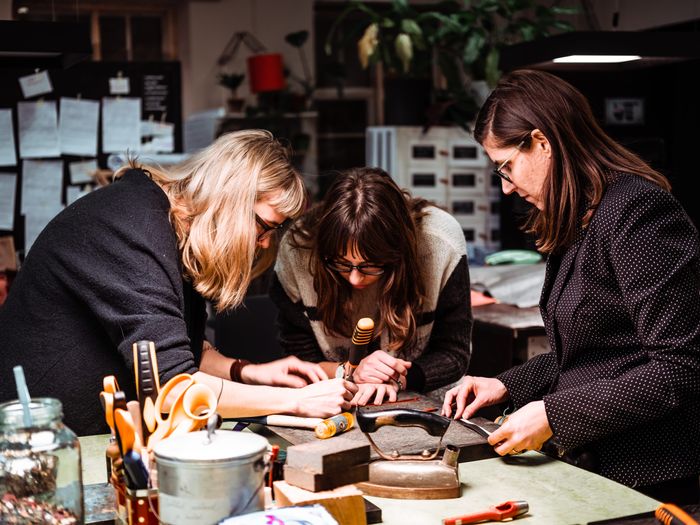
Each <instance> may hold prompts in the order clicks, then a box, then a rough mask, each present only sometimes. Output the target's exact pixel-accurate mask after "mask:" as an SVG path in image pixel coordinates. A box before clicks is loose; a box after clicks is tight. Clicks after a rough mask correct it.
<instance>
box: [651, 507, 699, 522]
mask: <svg viewBox="0 0 700 525" xmlns="http://www.w3.org/2000/svg"><path fill="white" fill-rule="evenodd" d="M654 516H656V519H657V520H659V521H660V522H661V523H663V524H664V525H698V522H697V521H695V520H694V519H693V518H691V517H690V516H689V515H688V514H687V513H686V512H684V511H683V509H681V508H680V507H677V506H676V505H674V504H672V503H662V504H661V505H659V506H658V507H656V511H655V512H654Z"/></svg>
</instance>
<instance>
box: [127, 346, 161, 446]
mask: <svg viewBox="0 0 700 525" xmlns="http://www.w3.org/2000/svg"><path fill="white" fill-rule="evenodd" d="M132 350H133V352H134V377H135V378H136V394H137V396H138V400H139V407H140V408H141V418H142V420H143V423H144V424H143V425H141V427H142V432H143V437H144V440H147V439H148V437H149V436H150V435H151V433H152V432H153V431H155V426H151V425H149V421H150V422H151V423H153V424H154V425H155V417H153V415H154V412H153V411H154V407H155V402H156V398H157V397H158V393H159V391H160V379H159V377H158V361H157V359H156V347H155V345H154V344H153V341H137V342H135V343H134V344H133V346H132Z"/></svg>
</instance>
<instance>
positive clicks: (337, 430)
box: [314, 412, 355, 439]
mask: <svg viewBox="0 0 700 525" xmlns="http://www.w3.org/2000/svg"><path fill="white" fill-rule="evenodd" d="M354 423H355V418H354V417H353V415H352V414H351V413H350V412H343V413H342V414H338V415H337V416H333V417H329V418H328V419H324V420H323V421H321V422H320V423H319V424H318V425H316V428H315V429H314V432H315V433H316V437H317V438H319V439H327V438H329V437H333V436H335V435H336V434H341V433H342V432H345V431H346V430H348V429H349V428H351V427H352V425H353V424H354Z"/></svg>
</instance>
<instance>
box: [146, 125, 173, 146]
mask: <svg viewBox="0 0 700 525" xmlns="http://www.w3.org/2000/svg"><path fill="white" fill-rule="evenodd" d="M174 149H175V124H171V123H170V122H156V121H153V120H143V121H141V151H142V152H149V153H157V152H161V153H172V152H173V150H174Z"/></svg>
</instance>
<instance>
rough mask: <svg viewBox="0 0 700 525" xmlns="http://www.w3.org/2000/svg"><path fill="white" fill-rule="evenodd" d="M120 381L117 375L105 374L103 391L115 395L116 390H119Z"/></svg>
mask: <svg viewBox="0 0 700 525" xmlns="http://www.w3.org/2000/svg"><path fill="white" fill-rule="evenodd" d="M119 390H120V388H119V383H118V382H117V378H116V376H104V377H103V378H102V391H103V392H107V393H108V394H112V395H114V393H115V392H119Z"/></svg>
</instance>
